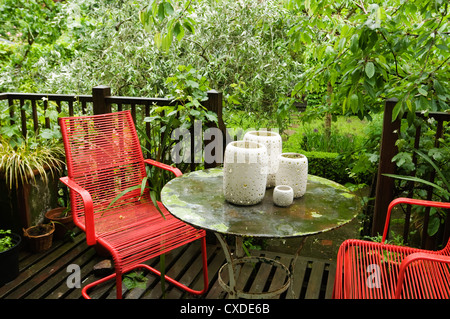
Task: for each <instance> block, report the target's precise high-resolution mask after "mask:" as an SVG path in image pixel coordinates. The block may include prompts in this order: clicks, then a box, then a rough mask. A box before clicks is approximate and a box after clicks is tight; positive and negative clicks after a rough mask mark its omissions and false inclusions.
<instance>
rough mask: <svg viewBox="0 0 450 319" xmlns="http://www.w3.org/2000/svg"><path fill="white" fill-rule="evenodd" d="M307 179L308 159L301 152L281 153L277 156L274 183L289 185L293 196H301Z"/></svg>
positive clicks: (304, 190)
mask: <svg viewBox="0 0 450 319" xmlns="http://www.w3.org/2000/svg"><path fill="white" fill-rule="evenodd" d="M307 181H308V159H307V158H306V156H305V155H303V154H298V153H282V154H280V156H279V157H278V171H277V174H276V185H289V186H291V187H292V189H293V190H294V198H299V197H302V196H303V195H304V194H305V192H306V184H307Z"/></svg>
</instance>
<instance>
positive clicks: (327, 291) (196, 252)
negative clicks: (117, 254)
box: [0, 234, 336, 299]
mask: <svg viewBox="0 0 450 319" xmlns="http://www.w3.org/2000/svg"><path fill="white" fill-rule="evenodd" d="M207 254H208V277H209V289H208V291H207V293H206V294H205V295H203V296H193V295H190V294H187V293H186V292H184V291H182V290H180V289H178V288H177V287H174V286H173V285H171V284H169V283H167V284H166V292H167V295H166V298H170V299H179V298H181V299H191V298H202V299H203V298H205V299H223V298H226V297H227V294H226V292H224V291H223V289H222V287H221V286H220V285H219V280H218V271H219V269H220V267H222V265H223V264H224V263H225V256H224V254H223V251H222V249H221V247H220V246H218V245H214V244H208V245H207ZM252 255H255V256H266V257H268V258H272V259H275V260H279V261H280V262H282V263H283V264H285V265H289V264H290V263H291V262H292V260H293V256H291V255H288V254H283V253H278V252H268V251H252ZM103 259H105V257H102V256H100V255H98V254H97V253H96V251H95V249H94V248H93V247H89V246H87V244H86V243H85V237H84V234H78V235H77V236H76V237H75V240H74V241H73V242H55V243H54V245H53V247H52V248H51V249H50V250H48V251H47V252H44V253H39V254H33V253H29V252H27V251H26V250H25V251H23V252H21V259H20V270H21V272H20V274H19V276H18V277H17V278H16V279H15V280H14V281H12V282H11V283H8V284H5V285H3V286H2V287H0V299H25V298H28V299H78V298H82V296H81V289H78V288H69V287H68V286H67V282H66V280H67V277H68V276H69V275H70V273H68V272H67V266H68V265H69V264H76V265H79V266H80V268H81V280H82V287H84V286H85V285H86V284H88V283H90V282H93V281H95V280H98V279H99V277H98V276H96V275H95V274H94V272H93V266H94V265H95V264H96V263H98V262H99V261H101V260H103ZM147 263H148V264H149V265H151V266H153V267H154V268H156V269H159V258H158V257H157V258H154V259H152V260H150V261H148V262H147ZM166 268H167V269H166V271H167V274H168V275H172V277H174V278H175V279H178V280H180V281H181V282H183V283H185V284H187V285H188V286H189V287H192V288H193V289H196V290H199V289H202V287H203V274H202V265H201V249H200V245H198V244H196V243H193V244H191V245H187V246H185V247H180V248H178V249H176V250H174V251H172V252H170V253H168V254H166ZM335 269H336V268H335V264H334V263H333V262H330V261H325V260H318V259H313V258H308V257H299V258H298V259H297V263H296V265H295V268H294V277H293V282H292V285H291V287H292V290H293V293H291V292H289V293H284V294H282V295H281V296H278V297H274V298H282V299H283V298H295V299H298V298H314V299H317V298H330V297H331V295H332V290H333V283H334V275H335ZM146 277H147V278H148V280H147V282H146V288H145V289H138V288H135V289H132V290H130V291H127V289H126V287H125V286H124V285H123V292H124V298H128V299H158V298H162V293H161V283H160V278H159V277H158V276H156V275H154V274H153V273H148V274H146ZM222 277H223V279H224V280H225V281H226V282H228V271H227V270H226V269H225V271H224V272H223V273H222ZM285 279H286V274H285V271H284V270H283V269H282V268H280V267H274V266H272V265H269V264H265V263H259V264H256V265H255V266H253V265H251V264H245V265H244V266H243V267H242V271H241V274H240V279H239V280H238V285H239V287H240V288H246V290H250V291H251V292H263V291H267V290H273V289H277V288H279V287H280V286H281V285H282V284H283V283H284V280H285ZM90 296H91V297H92V298H115V297H116V289H115V280H111V281H109V282H107V283H104V284H102V285H101V286H98V287H96V288H95V289H93V290H91V292H90Z"/></svg>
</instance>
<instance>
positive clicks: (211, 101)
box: [204, 90, 226, 168]
mask: <svg viewBox="0 0 450 319" xmlns="http://www.w3.org/2000/svg"><path fill="white" fill-rule="evenodd" d="M207 94H208V100H207V101H206V102H205V107H206V108H207V110H208V111H211V112H214V113H216V114H217V126H216V125H215V124H213V123H207V126H208V127H217V128H218V129H219V130H220V131H221V133H222V134H221V137H222V138H221V140H217V139H218V136H215V139H213V140H211V141H210V142H208V143H205V151H207V150H208V151H209V150H212V149H213V150H214V154H211V155H213V156H212V158H214V162H211V161H210V160H211V159H209V160H207V159H206V158H205V163H204V164H205V168H210V167H215V166H218V165H220V164H221V163H222V162H223V153H224V151H225V142H226V135H225V134H226V129H225V124H224V123H223V119H222V107H223V94H222V92H218V91H216V90H210V91H208V92H207ZM207 145H208V147H207ZM217 153H219V154H217Z"/></svg>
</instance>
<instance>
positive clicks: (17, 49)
mask: <svg viewBox="0 0 450 319" xmlns="http://www.w3.org/2000/svg"><path fill="white" fill-rule="evenodd" d="M62 7H63V5H62V4H61V3H59V2H54V1H51V0H44V1H36V0H31V1H28V0H27V1H25V0H19V1H16V0H4V1H2V5H1V6H0V21H1V22H2V23H1V24H0V37H1V38H3V39H5V40H6V41H1V42H0V70H1V72H0V74H1V76H0V88H1V89H2V90H3V91H15V92H17V91H24V92H35V91H37V90H40V89H41V87H42V85H43V84H44V83H45V78H46V77H47V74H46V73H47V71H48V70H51V69H52V68H54V67H56V66H58V65H59V64H60V63H61V62H62V61H67V60H69V59H71V58H72V57H73V54H74V40H73V39H69V38H68V37H67V36H65V35H64V33H65V32H66V31H67V24H66V21H65V16H64V15H63V12H62Z"/></svg>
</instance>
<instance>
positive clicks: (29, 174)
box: [0, 135, 65, 232]
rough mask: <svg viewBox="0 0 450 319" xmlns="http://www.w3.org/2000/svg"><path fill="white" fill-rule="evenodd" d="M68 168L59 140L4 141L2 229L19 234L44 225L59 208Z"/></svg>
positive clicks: (0, 140)
mask: <svg viewBox="0 0 450 319" xmlns="http://www.w3.org/2000/svg"><path fill="white" fill-rule="evenodd" d="M64 165H65V163H64V148H63V146H62V145H61V143H60V142H58V141H57V140H56V139H55V140H45V139H42V138H36V137H30V138H27V139H23V138H21V137H19V136H18V135H14V136H2V137H0V201H1V202H2V203H4V204H3V205H2V213H1V214H0V223H1V225H3V227H6V228H8V229H11V230H12V231H13V232H19V231H20V230H21V229H23V228H28V227H30V226H32V225H36V224H38V223H41V222H42V221H43V219H44V213H45V211H47V210H48V208H49V207H56V205H57V187H58V181H59V177H60V175H61V171H62V169H63V167H64ZM5 204H6V205H5ZM5 225H6V226H5Z"/></svg>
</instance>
